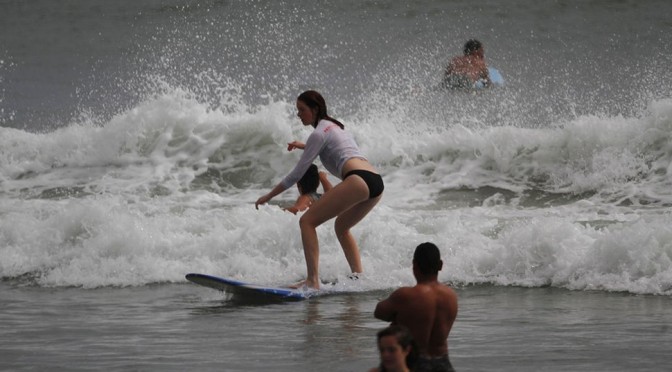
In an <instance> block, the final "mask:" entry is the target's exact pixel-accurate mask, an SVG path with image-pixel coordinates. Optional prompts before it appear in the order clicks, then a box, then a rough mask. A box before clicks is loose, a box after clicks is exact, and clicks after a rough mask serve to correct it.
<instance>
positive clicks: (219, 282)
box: [185, 273, 321, 300]
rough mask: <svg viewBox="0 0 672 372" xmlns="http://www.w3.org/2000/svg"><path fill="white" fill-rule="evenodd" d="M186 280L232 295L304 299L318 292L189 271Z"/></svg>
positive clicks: (318, 292)
mask: <svg viewBox="0 0 672 372" xmlns="http://www.w3.org/2000/svg"><path fill="white" fill-rule="evenodd" d="M185 277H186V278H187V280H189V281H190V282H192V283H196V284H198V285H202V286H205V287H209V288H213V289H217V290H220V291H224V292H226V293H232V294H234V295H236V294H239V295H245V296H257V297H258V296H263V297H268V298H275V299H285V300H306V299H309V298H311V297H315V296H317V295H319V294H320V292H321V291H318V290H310V289H308V290H306V289H293V288H282V287H266V286H262V285H258V284H252V283H246V282H241V281H239V280H234V279H227V278H221V277H218V276H214V275H207V274H196V273H190V274H187V275H186V276H185Z"/></svg>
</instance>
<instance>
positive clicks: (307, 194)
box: [284, 164, 332, 214]
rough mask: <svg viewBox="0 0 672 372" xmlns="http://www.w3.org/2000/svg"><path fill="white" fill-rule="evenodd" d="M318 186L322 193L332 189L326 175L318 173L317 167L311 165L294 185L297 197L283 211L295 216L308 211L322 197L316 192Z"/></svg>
mask: <svg viewBox="0 0 672 372" xmlns="http://www.w3.org/2000/svg"><path fill="white" fill-rule="evenodd" d="M320 184H321V185H322V189H323V190H324V192H327V191H329V190H331V188H332V185H331V182H329V179H328V178H327V173H325V172H318V170H317V165H315V164H311V165H310V167H308V170H307V171H306V173H304V174H303V177H301V179H300V180H299V182H297V183H296V187H297V188H298V189H299V197H298V198H297V199H296V201H295V202H294V205H292V206H291V207H288V208H284V210H286V211H288V212H292V213H294V214H297V213H298V212H303V211H305V210H306V209H308V208H309V207H310V206H311V205H312V204H313V203H314V202H316V201H317V200H318V199H320V197H321V196H322V194H320V193H318V192H317V187H318V186H319V185H320Z"/></svg>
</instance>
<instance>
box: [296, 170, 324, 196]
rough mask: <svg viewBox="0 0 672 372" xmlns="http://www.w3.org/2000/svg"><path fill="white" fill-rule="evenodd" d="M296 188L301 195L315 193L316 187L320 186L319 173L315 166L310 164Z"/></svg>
mask: <svg viewBox="0 0 672 372" xmlns="http://www.w3.org/2000/svg"><path fill="white" fill-rule="evenodd" d="M296 186H297V187H298V188H299V193H301V194H302V195H303V194H310V193H313V192H317V187H318V186H320V173H319V172H318V171H317V165H315V164H311V165H310V167H308V170H306V173H304V174H303V177H301V179H300V180H299V182H297V183H296Z"/></svg>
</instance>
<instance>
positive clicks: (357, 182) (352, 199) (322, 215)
mask: <svg viewBox="0 0 672 372" xmlns="http://www.w3.org/2000/svg"><path fill="white" fill-rule="evenodd" d="M368 197H369V188H368V187H367V186H366V183H364V180H362V179H361V178H360V177H348V178H346V179H345V180H344V181H343V182H341V183H339V184H338V185H336V186H335V187H334V188H333V189H331V190H329V192H328V193H325V194H324V195H322V197H321V198H320V199H319V200H317V201H316V202H315V203H314V204H313V205H312V206H311V207H310V209H308V211H307V212H306V213H304V214H303V216H301V218H300V219H299V226H300V227H301V241H302V242H303V254H304V256H305V258H306V269H307V277H306V283H305V284H306V285H307V286H309V287H312V288H319V287H320V277H319V271H318V265H319V257H320V248H319V242H318V240H317V231H316V229H317V227H318V226H320V225H321V224H323V223H324V222H326V221H328V220H330V219H332V218H334V217H336V216H339V215H341V214H343V213H344V212H345V211H347V210H348V209H350V208H351V207H352V206H353V205H356V204H358V203H361V202H362V201H366V200H367V199H368ZM374 205H375V204H374ZM371 208H373V206H371ZM369 210H370V208H369ZM364 215H366V213H365V214H364ZM362 217H363V215H362ZM360 219H361V217H360ZM346 221H350V218H348V219H346ZM352 240H353V241H354V239H352ZM340 241H341V238H340V237H339V242H340ZM341 244H343V243H341ZM348 247H350V246H348ZM356 247H357V244H356V243H355V249H354V250H352V249H350V248H348V249H349V250H348V251H346V252H345V255H346V259H347V260H348V263H349V264H350V267H351V269H352V268H353V264H354V265H355V266H357V265H358V268H359V271H361V262H360V263H358V264H357V262H359V261H360V259H359V250H357V248H356ZM344 251H345V248H344ZM351 261H352V262H351Z"/></svg>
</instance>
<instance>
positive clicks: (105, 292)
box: [0, 281, 672, 371]
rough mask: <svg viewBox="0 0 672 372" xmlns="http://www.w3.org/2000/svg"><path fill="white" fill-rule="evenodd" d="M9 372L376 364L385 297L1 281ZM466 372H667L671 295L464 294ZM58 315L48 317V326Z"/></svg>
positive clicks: (456, 345) (457, 328)
mask: <svg viewBox="0 0 672 372" xmlns="http://www.w3.org/2000/svg"><path fill="white" fill-rule="evenodd" d="M0 291H1V292H0V293H2V296H1V297H0V309H1V310H0V317H1V319H2V321H1V322H0V334H2V337H1V338H0V353H1V354H2V358H0V369H1V370H3V371H33V370H51V371H54V370H61V371H85V370H108V371H112V370H116V371H186V370H195V369H197V370H202V371H265V370H274V371H317V370H321V371H365V370H368V368H371V367H373V366H375V365H376V364H377V363H378V356H377V351H376V346H375V332H376V331H377V330H379V329H382V328H383V327H384V326H385V323H383V322H381V321H377V320H375V319H374V318H373V315H372V314H373V309H374V307H375V304H376V303H377V301H378V300H379V299H380V298H383V297H385V296H387V294H389V292H387V291H377V292H368V293H351V294H339V295H332V296H325V297H318V298H313V299H310V300H306V301H299V302H273V301H258V300H257V301H255V300H252V299H249V298H247V299H246V298H243V299H236V298H235V297H228V296H227V295H226V294H225V293H223V292H219V291H216V290H212V289H209V288H201V287H198V286H196V285H194V284H190V283H185V284H170V285H165V284H157V285H147V286H142V287H137V288H135V287H131V288H99V289H91V290H86V289H79V288H37V287H29V288H27V287H23V286H21V285H17V284H16V283H11V282H6V281H5V282H3V283H2V284H0ZM457 292H458V295H459V314H458V318H457V321H456V322H455V325H454V327H453V330H452V332H451V335H450V337H449V348H450V358H451V361H452V363H453V365H454V366H455V368H456V369H457V370H459V371H495V370H497V371H570V370H571V371H632V370H636V371H664V370H668V369H669V368H672V360H671V359H670V356H669V350H670V347H671V346H672V344H671V343H672V341H671V340H672V327H670V324H672V313H670V312H669V311H668V310H669V308H670V306H671V305H672V299H670V298H669V297H668V296H650V295H630V294H622V293H605V292H589V291H588V292H584V291H568V290H563V289H557V288H522V287H501V286H499V287H498V286H490V285H481V286H466V287H462V288H457ZM46 319H48V321H46Z"/></svg>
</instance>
